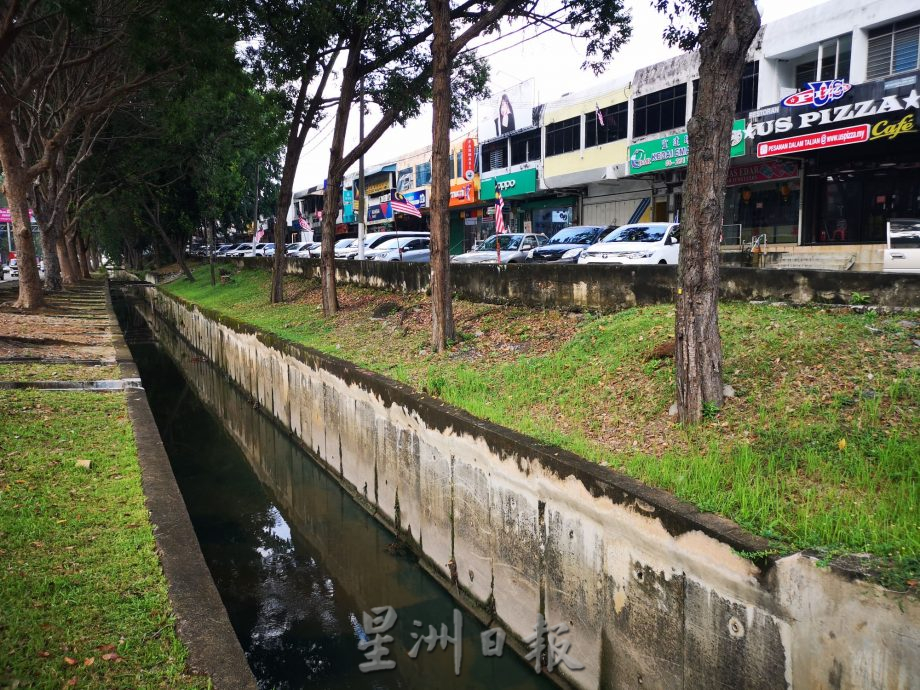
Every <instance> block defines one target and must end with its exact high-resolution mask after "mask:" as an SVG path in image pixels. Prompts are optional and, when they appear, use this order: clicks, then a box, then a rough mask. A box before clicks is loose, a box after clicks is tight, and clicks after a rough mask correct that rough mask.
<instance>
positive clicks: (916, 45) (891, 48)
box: [866, 14, 920, 79]
mask: <svg viewBox="0 0 920 690" xmlns="http://www.w3.org/2000/svg"><path fill="white" fill-rule="evenodd" d="M918 66H920V14H918V15H915V16H913V17H910V18H909V19H904V20H902V21H900V22H894V23H893V24H888V25H886V26H881V27H879V28H877V29H873V30H871V31H870V32H869V56H868V60H867V63H866V77H867V78H868V79H881V78H883V77H887V76H888V75H889V74H898V73H899V72H909V71H910V70H914V69H917V67H918Z"/></svg>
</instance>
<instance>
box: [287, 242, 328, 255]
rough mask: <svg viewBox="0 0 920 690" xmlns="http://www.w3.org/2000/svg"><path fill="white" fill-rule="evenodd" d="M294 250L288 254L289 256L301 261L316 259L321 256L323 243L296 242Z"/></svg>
mask: <svg viewBox="0 0 920 690" xmlns="http://www.w3.org/2000/svg"><path fill="white" fill-rule="evenodd" d="M294 246H295V247H296V249H293V250H291V251H289V252H288V255H289V256H296V257H297V258H299V259H315V258H316V257H318V256H319V255H320V250H321V249H322V246H323V245H322V243H321V242H295V243H294Z"/></svg>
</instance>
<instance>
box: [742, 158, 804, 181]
mask: <svg viewBox="0 0 920 690" xmlns="http://www.w3.org/2000/svg"><path fill="white" fill-rule="evenodd" d="M798 176H799V164H798V162H796V161H761V162H760V163H751V164H750V165H739V166H735V167H732V168H729V169H728V179H727V180H726V182H725V184H726V185H727V186H729V187H737V186H738V185H741V184H753V183H755V182H773V181H777V180H790V179H793V178H796V177H798Z"/></svg>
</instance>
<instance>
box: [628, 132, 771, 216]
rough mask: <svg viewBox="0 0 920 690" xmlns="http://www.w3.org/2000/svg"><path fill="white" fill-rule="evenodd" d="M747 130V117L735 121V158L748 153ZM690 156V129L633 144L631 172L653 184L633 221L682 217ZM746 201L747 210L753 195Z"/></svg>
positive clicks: (732, 156)
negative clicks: (685, 180)
mask: <svg viewBox="0 0 920 690" xmlns="http://www.w3.org/2000/svg"><path fill="white" fill-rule="evenodd" d="M744 131H745V120H744V119H738V120H735V121H734V123H733V124H732V140H731V144H732V146H731V150H730V152H729V156H730V157H731V158H733V159H734V158H741V157H742V156H744V154H745V140H744ZM689 159H690V140H689V136H688V135H687V132H686V129H681V130H679V131H677V132H674V133H672V134H668V135H667V136H661V137H655V138H653V139H646V140H645V141H640V142H637V143H634V144H632V145H630V147H629V159H628V161H627V173H628V174H629V175H630V176H634V177H641V178H644V179H647V180H649V182H650V183H651V196H650V197H649V203H648V204H647V205H639V206H637V207H636V211H637V212H639V213H641V214H642V217H641V218H630V219H629V221H630V222H633V223H634V222H638V221H639V220H645V221H652V222H668V221H674V220H678V219H679V218H680V209H681V206H682V204H683V182H684V179H685V178H686V176H687V163H688V162H689ZM744 202H745V203H744V206H743V207H742V208H743V210H745V211H747V210H748V207H747V204H748V202H750V194H747V193H745V194H744ZM755 203H756V202H755ZM728 217H729V216H726V220H725V222H726V223H729V220H728ZM748 234H749V233H748Z"/></svg>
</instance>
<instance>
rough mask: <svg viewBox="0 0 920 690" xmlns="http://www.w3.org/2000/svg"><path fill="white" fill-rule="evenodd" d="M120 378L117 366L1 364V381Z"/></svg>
mask: <svg viewBox="0 0 920 690" xmlns="http://www.w3.org/2000/svg"><path fill="white" fill-rule="evenodd" d="M120 378H121V370H120V369H119V368H118V366H117V365H112V366H85V365H80V364H47V363H42V362H27V363H22V364H0V381H103V380H106V379H120Z"/></svg>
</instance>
